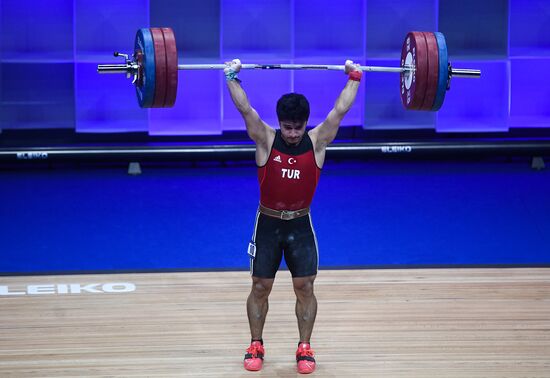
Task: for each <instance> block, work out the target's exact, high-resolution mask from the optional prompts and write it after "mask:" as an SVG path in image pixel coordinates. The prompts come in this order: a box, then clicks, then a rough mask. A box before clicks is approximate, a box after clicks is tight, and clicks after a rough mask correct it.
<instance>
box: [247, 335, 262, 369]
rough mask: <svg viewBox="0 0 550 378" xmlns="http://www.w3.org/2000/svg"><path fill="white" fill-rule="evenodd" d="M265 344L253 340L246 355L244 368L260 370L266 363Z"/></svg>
mask: <svg viewBox="0 0 550 378" xmlns="http://www.w3.org/2000/svg"><path fill="white" fill-rule="evenodd" d="M264 354H265V350H264V346H263V345H262V343H261V342H260V341H252V343H250V346H249V347H248V349H247V350H246V354H245V355H244V368H245V369H246V370H250V371H258V370H260V369H261V368H262V364H263V363H264Z"/></svg>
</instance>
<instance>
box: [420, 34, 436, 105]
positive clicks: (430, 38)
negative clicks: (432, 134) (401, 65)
mask: <svg viewBox="0 0 550 378" xmlns="http://www.w3.org/2000/svg"><path fill="white" fill-rule="evenodd" d="M422 34H424V38H426V46H427V48H428V75H427V77H428V81H427V85H426V96H424V103H423V104H422V106H421V107H420V109H421V110H432V107H433V104H434V100H435V95H436V93H437V89H438V78H439V49H438V47H437V40H436V39H435V35H434V33H431V32H422Z"/></svg>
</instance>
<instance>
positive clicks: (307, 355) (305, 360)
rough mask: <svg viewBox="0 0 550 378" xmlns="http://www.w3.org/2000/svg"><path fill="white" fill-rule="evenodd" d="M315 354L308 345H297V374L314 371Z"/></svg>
mask: <svg viewBox="0 0 550 378" xmlns="http://www.w3.org/2000/svg"><path fill="white" fill-rule="evenodd" d="M313 356H315V353H314V352H313V349H311V345H309V343H299V344H298V350H297V351H296V362H297V363H298V373H300V374H309V373H313V372H314V371H315V358H313Z"/></svg>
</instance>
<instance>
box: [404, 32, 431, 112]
mask: <svg viewBox="0 0 550 378" xmlns="http://www.w3.org/2000/svg"><path fill="white" fill-rule="evenodd" d="M403 66H414V68H415V70H414V72H411V71H406V72H401V102H402V103H403V106H404V107H405V108H406V109H407V110H418V109H420V107H421V106H422V104H423V103H424V96H425V95H426V85H427V79H428V77H427V75H428V48H427V46H426V38H425V37H424V35H423V34H422V32H409V33H408V34H407V36H406V37H405V41H404V42H403V48H402V49H401V67H403Z"/></svg>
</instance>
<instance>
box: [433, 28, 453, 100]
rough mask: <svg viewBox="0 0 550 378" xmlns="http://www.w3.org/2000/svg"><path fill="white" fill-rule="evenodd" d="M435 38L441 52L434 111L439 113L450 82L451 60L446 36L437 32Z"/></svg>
mask: <svg viewBox="0 0 550 378" xmlns="http://www.w3.org/2000/svg"><path fill="white" fill-rule="evenodd" d="M434 36H435V39H436V41H437V48H438V50H439V75H438V79H437V93H436V95H435V100H434V104H433V106H432V110H433V111H437V110H439V109H440V108H441V106H442V105H443V100H445V93H447V82H448V80H449V65H448V64H449V58H448V55H447V43H446V42H445V36H444V35H443V34H442V33H439V32H435V33H434Z"/></svg>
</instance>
